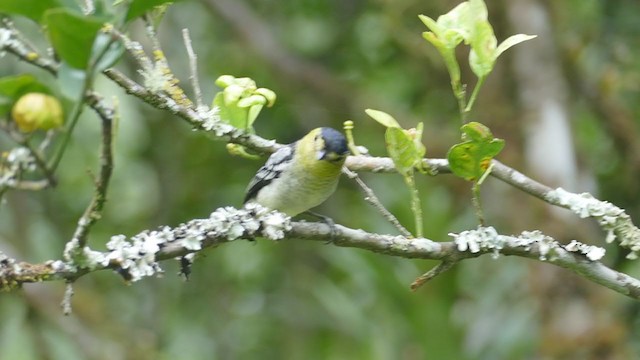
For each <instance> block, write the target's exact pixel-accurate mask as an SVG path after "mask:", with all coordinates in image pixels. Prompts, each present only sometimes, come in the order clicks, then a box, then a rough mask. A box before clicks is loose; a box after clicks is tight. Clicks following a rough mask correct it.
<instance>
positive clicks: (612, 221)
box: [547, 188, 640, 259]
mask: <svg viewBox="0 0 640 360" xmlns="http://www.w3.org/2000/svg"><path fill="white" fill-rule="evenodd" d="M547 200H548V201H549V202H551V203H554V204H558V205H562V206H564V207H567V208H569V209H570V210H571V211H573V212H574V213H576V214H578V216H580V217H582V218H586V217H593V218H595V219H596V220H597V221H598V223H599V224H600V226H601V227H602V228H603V229H604V230H605V231H607V236H606V241H607V242H608V243H610V242H613V241H615V240H617V241H618V243H619V244H620V246H622V247H625V248H627V249H629V250H631V252H630V253H629V254H628V255H627V258H629V259H635V258H637V257H638V255H639V253H640V229H638V228H637V227H636V226H635V225H634V224H633V222H632V221H631V217H630V216H629V215H628V214H627V213H626V212H625V211H624V210H623V209H621V208H619V207H617V206H615V205H613V204H611V203H610V202H608V201H601V200H598V199H596V198H594V197H593V196H592V195H591V194H589V193H581V194H574V193H571V192H568V191H566V190H564V189H562V188H557V189H555V190H553V191H550V192H549V193H548V194H547Z"/></svg>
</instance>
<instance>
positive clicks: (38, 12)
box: [0, 0, 61, 23]
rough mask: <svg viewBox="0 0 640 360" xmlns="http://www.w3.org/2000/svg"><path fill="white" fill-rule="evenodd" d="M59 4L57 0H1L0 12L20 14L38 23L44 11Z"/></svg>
mask: <svg viewBox="0 0 640 360" xmlns="http://www.w3.org/2000/svg"><path fill="white" fill-rule="evenodd" d="M60 6H61V4H60V2H59V1H58V0H2V1H0V13H5V14H16V15H22V16H26V17H28V18H29V19H31V20H33V21H35V22H38V23H40V22H42V15H43V14H44V12H45V11H47V10H49V9H53V8H57V7H60Z"/></svg>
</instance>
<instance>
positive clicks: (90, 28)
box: [44, 9, 102, 69]
mask: <svg viewBox="0 0 640 360" xmlns="http://www.w3.org/2000/svg"><path fill="white" fill-rule="evenodd" d="M44 22H45V24H46V25H47V28H48V32H49V39H50V40H51V44H52V45H53V48H54V49H55V50H56V52H57V54H58V55H59V56H60V57H61V58H62V59H63V60H65V61H66V62H67V63H68V64H69V65H70V66H72V67H74V68H77V69H86V67H87V64H88V63H89V58H90V56H91V50H92V49H93V41H94V40H95V38H96V34H97V33H98V31H99V30H100V28H101V27H102V21H100V20H98V18H95V17H92V16H81V15H78V14H76V13H74V12H72V11H70V10H66V9H52V10H48V11H47V12H46V13H45V14H44Z"/></svg>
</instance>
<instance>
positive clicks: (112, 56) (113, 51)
mask: <svg viewBox="0 0 640 360" xmlns="http://www.w3.org/2000/svg"><path fill="white" fill-rule="evenodd" d="M91 54H92V56H100V59H99V60H98V62H97V63H96V65H95V68H94V71H95V72H96V73H97V72H101V71H102V70H104V69H107V68H110V67H112V66H113V65H115V63H117V62H118V60H120V58H121V57H122V54H124V45H123V44H122V42H121V41H112V38H111V36H109V35H107V34H104V33H98V36H96V39H95V41H94V43H93V50H92V52H91Z"/></svg>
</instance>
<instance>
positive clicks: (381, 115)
mask: <svg viewBox="0 0 640 360" xmlns="http://www.w3.org/2000/svg"><path fill="white" fill-rule="evenodd" d="M364 112H366V113H367V115H369V116H371V117H372V118H373V120H375V121H377V122H379V123H380V124H382V125H383V126H386V127H387V128H400V124H398V122H397V121H396V119H394V118H393V116H391V115H389V114H387V113H386V112H384V111H380V110H373V109H366V110H365V111H364Z"/></svg>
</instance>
